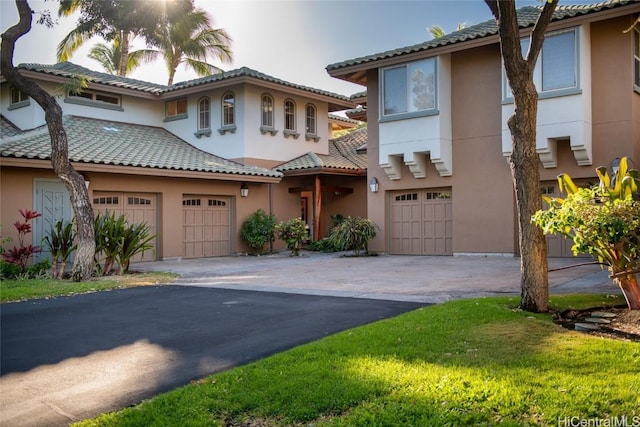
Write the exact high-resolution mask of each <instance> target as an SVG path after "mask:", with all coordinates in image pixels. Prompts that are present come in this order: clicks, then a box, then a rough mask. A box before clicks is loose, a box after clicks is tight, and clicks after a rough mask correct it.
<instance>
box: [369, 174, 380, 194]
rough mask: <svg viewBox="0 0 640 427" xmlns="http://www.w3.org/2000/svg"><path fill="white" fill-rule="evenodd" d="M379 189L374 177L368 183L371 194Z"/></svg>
mask: <svg viewBox="0 0 640 427" xmlns="http://www.w3.org/2000/svg"><path fill="white" fill-rule="evenodd" d="M379 188H380V185H379V184H378V180H377V179H376V178H375V177H374V178H373V179H372V180H371V181H370V182H369V189H370V190H371V192H372V193H377V192H378V189H379Z"/></svg>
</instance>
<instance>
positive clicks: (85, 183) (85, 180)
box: [82, 174, 91, 190]
mask: <svg viewBox="0 0 640 427" xmlns="http://www.w3.org/2000/svg"><path fill="white" fill-rule="evenodd" d="M82 177H83V178H84V186H85V187H87V190H88V189H89V185H90V184H91V181H89V178H87V176H86V175H85V174H82Z"/></svg>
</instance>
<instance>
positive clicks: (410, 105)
mask: <svg viewBox="0 0 640 427" xmlns="http://www.w3.org/2000/svg"><path fill="white" fill-rule="evenodd" d="M436 64H437V60H436V58H428V59H423V60H421V61H415V62H410V63H408V64H403V65H400V66H393V67H388V68H383V69H382V71H381V97H382V102H381V103H380V105H381V109H382V111H381V114H382V117H391V116H395V115H401V114H407V113H418V115H421V114H428V113H430V112H435V111H436V108H437V90H436V88H437V73H436Z"/></svg>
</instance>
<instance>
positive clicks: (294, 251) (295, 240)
mask: <svg viewBox="0 0 640 427" xmlns="http://www.w3.org/2000/svg"><path fill="white" fill-rule="evenodd" d="M276 234H277V235H278V238H279V239H280V240H284V242H285V243H286V245H287V249H289V250H290V251H291V256H298V255H300V249H302V243H303V242H305V241H307V239H308V238H309V234H308V233H307V225H306V224H305V223H304V221H303V220H302V218H293V219H290V220H288V221H283V222H280V223H278V224H277V225H276Z"/></svg>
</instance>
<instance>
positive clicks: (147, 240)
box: [95, 212, 156, 275]
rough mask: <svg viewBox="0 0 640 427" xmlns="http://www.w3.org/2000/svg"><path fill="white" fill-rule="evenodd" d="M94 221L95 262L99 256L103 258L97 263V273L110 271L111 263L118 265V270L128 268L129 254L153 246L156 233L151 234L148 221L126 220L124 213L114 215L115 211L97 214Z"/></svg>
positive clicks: (109, 272) (105, 273) (104, 273)
mask: <svg viewBox="0 0 640 427" xmlns="http://www.w3.org/2000/svg"><path fill="white" fill-rule="evenodd" d="M95 224H96V258H97V260H96V265H98V264H99V262H98V261H99V258H100V257H102V258H103V260H104V262H103V264H102V266H98V267H97V270H98V273H100V274H102V275H109V274H111V273H112V272H113V268H114V265H115V264H117V265H118V272H119V273H120V274H122V273H126V272H127V271H129V263H130V262H131V258H133V257H134V256H135V255H137V254H139V253H144V252H145V251H147V250H149V249H152V248H153V245H152V244H151V241H152V240H153V239H154V238H155V237H156V236H155V235H151V233H150V228H149V226H148V225H147V224H139V223H133V224H129V223H127V218H126V216H125V215H120V216H119V217H117V218H116V215H115V213H113V212H112V213H111V214H109V213H107V214H104V215H98V216H97V217H96V220H95Z"/></svg>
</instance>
